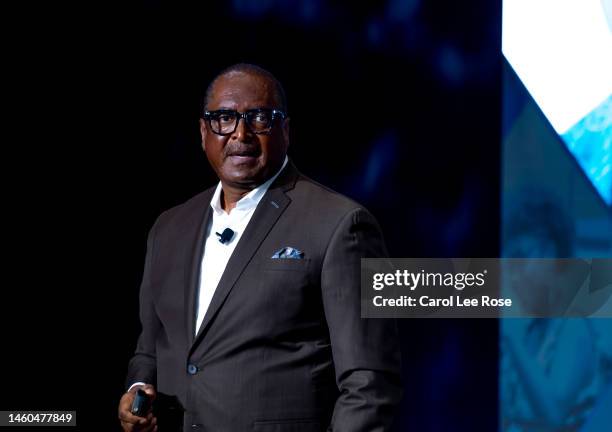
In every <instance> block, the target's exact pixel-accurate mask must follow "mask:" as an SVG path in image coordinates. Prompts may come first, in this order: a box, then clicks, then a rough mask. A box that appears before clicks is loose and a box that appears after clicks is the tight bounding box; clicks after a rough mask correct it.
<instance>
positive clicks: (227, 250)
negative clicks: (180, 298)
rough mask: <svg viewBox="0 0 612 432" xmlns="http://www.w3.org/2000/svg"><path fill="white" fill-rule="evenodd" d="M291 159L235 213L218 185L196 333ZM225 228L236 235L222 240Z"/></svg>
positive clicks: (202, 273) (238, 205)
mask: <svg viewBox="0 0 612 432" xmlns="http://www.w3.org/2000/svg"><path fill="white" fill-rule="evenodd" d="M288 161H289V159H288V158H287V157H286V156H285V161H284V162H283V166H282V167H281V168H280V169H279V170H278V172H277V173H276V174H274V176H272V178H270V179H269V180H268V181H266V182H265V183H263V184H261V185H260V186H258V187H256V188H255V189H253V190H252V191H251V192H249V193H248V194H246V195H245V196H243V197H242V198H241V199H240V201H238V202H237V203H236V207H234V208H233V209H232V211H231V213H227V212H226V211H225V210H223V208H222V207H221V191H222V190H223V189H222V187H221V182H219V184H218V185H217V189H216V190H215V193H214V194H213V197H212V199H211V200H210V206H211V207H212V210H213V213H212V223H210V224H209V226H208V230H207V231H206V246H205V247H204V256H203V257H202V265H201V266H200V286H199V289H198V309H197V320H196V327H195V334H198V330H199V329H200V325H201V324H202V321H203V320H204V315H206V311H207V310H208V306H209V305H210V301H211V300H212V297H213V294H214V293H215V290H216V289H217V285H219V280H220V279H221V276H222V275H223V272H224V271H225V267H226V266H227V263H228V261H229V259H230V257H231V256H232V253H233V252H234V249H235V248H236V245H237V244H238V241H239V240H240V237H242V233H244V230H245V229H246V227H247V225H248V223H249V221H250V220H251V217H252V216H253V213H255V208H257V204H259V201H261V199H262V198H263V196H264V194H265V193H266V191H267V190H268V189H269V188H270V185H271V184H272V182H274V180H276V177H278V175H279V174H280V172H281V171H282V170H283V168H285V165H287V162H288ZM225 228H230V229H231V230H232V231H234V236H233V237H232V239H231V240H230V242H229V243H225V244H224V243H221V242H220V241H219V236H218V235H216V234H215V233H217V232H218V233H222V232H223V230H225ZM144 384H145V383H143V382H135V383H134V384H132V385H131V386H130V388H129V389H128V391H130V390H131V389H132V388H133V387H134V386H136V385H144Z"/></svg>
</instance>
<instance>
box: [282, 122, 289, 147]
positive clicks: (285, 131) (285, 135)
mask: <svg viewBox="0 0 612 432" xmlns="http://www.w3.org/2000/svg"><path fill="white" fill-rule="evenodd" d="M283 139H284V141H285V153H287V149H288V148H289V117H287V118H286V119H285V120H283Z"/></svg>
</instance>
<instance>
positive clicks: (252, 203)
mask: <svg viewBox="0 0 612 432" xmlns="http://www.w3.org/2000/svg"><path fill="white" fill-rule="evenodd" d="M287 162H289V158H288V157H287V156H285V161H284V162H283V166H281V167H280V169H279V170H278V171H277V172H276V174H274V175H273V176H272V177H271V178H269V179H268V180H267V181H266V182H265V183H262V184H260V185H259V186H257V187H256V188H255V189H253V190H252V191H251V192H249V193H248V194H246V195H245V196H243V197H242V198H240V200H239V201H238V202H237V203H236V207H235V208H234V210H239V211H240V210H242V211H244V210H247V211H248V210H252V209H254V208H255V207H257V204H259V201H261V199H262V198H263V196H264V194H265V193H266V192H267V190H268V189H269V188H270V185H271V184H272V183H273V182H274V180H276V177H278V175H279V174H280V173H281V171H282V170H283V168H285V166H286V165H287ZM222 190H223V187H222V186H221V182H219V183H218V184H217V188H216V189H215V193H214V194H213V196H212V199H211V200H210V206H211V207H212V209H213V211H214V212H215V213H216V214H217V215H221V214H223V213H224V210H223V208H222V207H221V191H222Z"/></svg>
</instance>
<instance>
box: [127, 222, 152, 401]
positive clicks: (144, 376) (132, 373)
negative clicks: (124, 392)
mask: <svg viewBox="0 0 612 432" xmlns="http://www.w3.org/2000/svg"><path fill="white" fill-rule="evenodd" d="M158 221H159V219H158V220H157V221H156V222H155V224H154V225H153V227H152V228H151V230H150V231H149V235H148V238H147V254H146V258H145V266H144V273H143V276H142V283H141V285H140V324H141V327H142V330H141V332H140V336H139V337H138V342H137V344H136V351H135V353H134V356H133V357H132V358H131V360H130V362H129V364H128V372H127V377H126V380H125V388H126V389H128V388H129V387H130V386H131V385H132V384H134V383H136V382H144V383H147V384H152V385H156V381H157V362H156V356H155V340H156V336H157V333H158V331H159V329H160V328H161V322H160V321H159V318H158V317H157V314H156V312H155V306H154V304H153V296H152V279H151V272H152V268H153V265H154V262H155V252H156V251H155V235H156V229H157V225H158Z"/></svg>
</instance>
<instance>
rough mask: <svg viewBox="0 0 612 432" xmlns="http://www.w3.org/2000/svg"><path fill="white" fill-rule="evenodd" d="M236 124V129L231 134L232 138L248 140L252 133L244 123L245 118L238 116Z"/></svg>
mask: <svg viewBox="0 0 612 432" xmlns="http://www.w3.org/2000/svg"><path fill="white" fill-rule="evenodd" d="M237 121H238V124H237V125H236V130H235V131H234V133H233V134H232V138H233V139H235V140H237V141H243V142H244V141H248V140H249V139H250V138H252V137H253V133H252V132H251V129H250V128H249V126H248V125H247V123H246V119H244V118H243V117H238V120H237Z"/></svg>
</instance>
